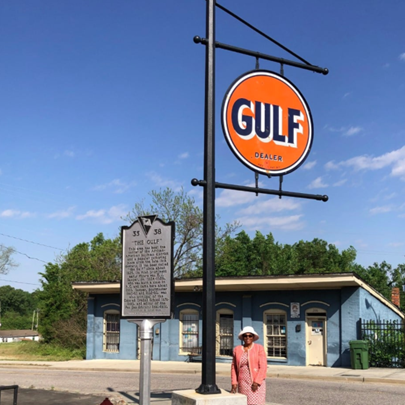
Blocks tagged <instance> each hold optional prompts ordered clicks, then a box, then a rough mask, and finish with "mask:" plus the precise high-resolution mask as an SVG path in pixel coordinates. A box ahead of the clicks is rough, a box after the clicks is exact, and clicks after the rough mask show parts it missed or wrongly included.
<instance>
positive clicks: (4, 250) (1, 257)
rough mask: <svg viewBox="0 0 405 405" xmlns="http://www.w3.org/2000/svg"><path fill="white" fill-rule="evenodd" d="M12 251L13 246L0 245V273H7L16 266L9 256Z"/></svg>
mask: <svg viewBox="0 0 405 405" xmlns="http://www.w3.org/2000/svg"><path fill="white" fill-rule="evenodd" d="M14 252H15V250H14V248H12V247H7V246H4V245H0V274H7V273H8V272H9V270H10V269H11V268H12V267H16V266H17V264H16V263H15V262H14V261H13V259H12V258H11V256H12V255H13V253H14Z"/></svg>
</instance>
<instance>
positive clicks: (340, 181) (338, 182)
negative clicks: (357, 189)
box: [333, 179, 347, 187]
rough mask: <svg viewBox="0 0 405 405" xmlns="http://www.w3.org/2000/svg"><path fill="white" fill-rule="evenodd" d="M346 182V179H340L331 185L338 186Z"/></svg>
mask: <svg viewBox="0 0 405 405" xmlns="http://www.w3.org/2000/svg"><path fill="white" fill-rule="evenodd" d="M346 182H347V179H342V180H339V181H337V182H336V183H334V184H333V187H340V186H343V184H345V183H346Z"/></svg>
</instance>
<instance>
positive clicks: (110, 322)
mask: <svg viewBox="0 0 405 405" xmlns="http://www.w3.org/2000/svg"><path fill="white" fill-rule="evenodd" d="M103 333H104V341H103V350H104V351H105V352H111V353H118V352H119V351H120V313H119V312H118V311H116V310H114V309H110V310H108V311H105V312H104V331H103Z"/></svg>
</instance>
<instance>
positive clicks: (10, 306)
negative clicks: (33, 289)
mask: <svg viewBox="0 0 405 405" xmlns="http://www.w3.org/2000/svg"><path fill="white" fill-rule="evenodd" d="M0 301H1V302H0V304H1V324H2V329H3V330H8V329H31V328H32V318H33V312H34V311H35V310H36V308H37V294H36V293H29V292H27V291H23V290H19V289H15V288H13V287H10V286H9V285H6V286H2V287H0Z"/></svg>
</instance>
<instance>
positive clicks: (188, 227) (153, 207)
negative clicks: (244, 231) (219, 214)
mask: <svg viewBox="0 0 405 405" xmlns="http://www.w3.org/2000/svg"><path fill="white" fill-rule="evenodd" d="M149 195H150V197H151V199H152V202H151V204H150V206H149V207H147V208H146V207H145V206H144V202H143V201H141V202H137V203H136V204H135V205H134V208H133V209H132V211H131V212H129V213H128V215H127V216H126V218H125V220H126V221H128V222H130V223H133V222H135V221H136V219H137V218H138V217H140V216H145V215H158V217H159V218H160V219H161V220H162V221H164V222H170V221H174V222H175V226H176V232H175V233H176V235H175V241H174V258H173V262H174V276H175V277H190V276H194V277H195V276H198V275H201V269H202V255H201V251H202V244H203V212H202V210H201V209H200V208H199V207H198V206H197V205H196V202H195V200H194V198H193V197H191V196H190V195H188V194H187V193H186V192H185V191H184V189H181V190H180V191H178V192H175V191H173V190H172V189H170V188H168V187H167V188H165V189H159V190H153V191H151V192H150V193H149ZM217 219H218V218H217ZM238 227H239V224H238V223H237V222H233V223H231V224H226V225H225V229H222V228H221V227H219V226H216V249H217V251H218V250H219V249H220V248H221V246H222V245H223V240H224V239H225V238H226V237H227V236H229V235H230V234H231V233H232V232H234V231H235V230H236V229H237V228H238Z"/></svg>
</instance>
